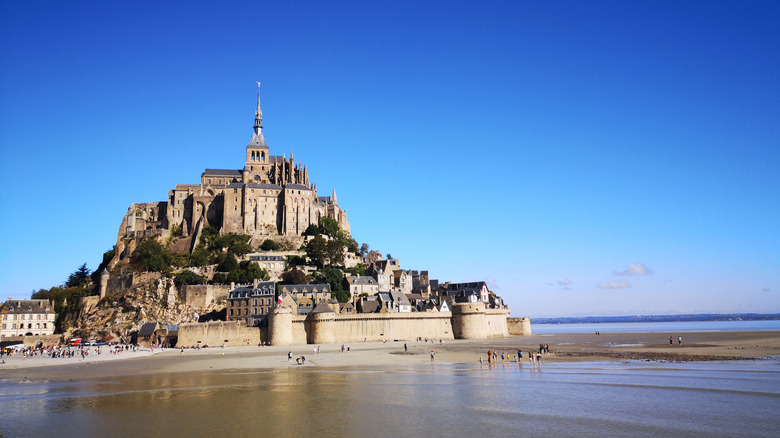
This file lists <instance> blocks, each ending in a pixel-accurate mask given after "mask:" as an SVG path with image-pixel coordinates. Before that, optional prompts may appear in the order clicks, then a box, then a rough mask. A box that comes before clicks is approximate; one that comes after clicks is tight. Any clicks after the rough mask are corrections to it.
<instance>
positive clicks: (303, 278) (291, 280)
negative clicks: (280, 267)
mask: <svg viewBox="0 0 780 438" xmlns="http://www.w3.org/2000/svg"><path fill="white" fill-rule="evenodd" d="M280 283H281V284H309V277H308V276H307V275H306V273H305V272H303V271H301V270H299V269H296V268H293V269H290V270H289V271H284V272H282V275H281V281H280Z"/></svg>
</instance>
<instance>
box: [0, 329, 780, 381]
mask: <svg viewBox="0 0 780 438" xmlns="http://www.w3.org/2000/svg"><path fill="white" fill-rule="evenodd" d="M670 335H672V336H673V337H674V344H673V345H670V344H669V336H670ZM680 335H682V336H683V343H682V344H681V345H680V344H678V343H677V336H678V334H676V333H675V334H670V333H608V334H607V333H605V334H601V335H600V336H596V335H595V334H550V335H532V336H522V337H508V338H501V339H491V340H479V341H474V340H454V341H453V340H450V341H445V342H444V343H443V344H442V343H440V342H439V340H435V341H434V342H432V343H431V342H428V343H424V342H416V341H407V342H406V344H407V346H408V351H407V352H404V342H403V341H399V342H390V341H388V342H387V343H381V342H367V343H363V342H360V343H354V344H344V345H345V346H347V345H348V346H349V347H350V351H349V352H345V353H340V348H341V344H340V343H338V344H323V345H321V352H320V354H316V353H315V352H314V351H313V348H314V345H292V346H273V347H227V348H220V347H210V348H204V349H201V350H186V349H185V350H184V352H183V353H181V352H180V351H179V350H175V349H169V350H167V351H160V350H155V352H154V354H152V353H151V352H150V351H149V350H148V349H142V350H140V351H137V352H125V353H122V354H120V355H116V356H115V355H111V354H107V353H103V354H101V355H99V356H98V355H94V354H93V355H90V356H89V357H87V358H86V359H85V360H82V359H81V358H80V357H78V356H77V357H74V358H71V359H51V358H47V357H45V356H44V357H40V356H38V357H33V358H28V359H23V358H21V357H19V356H18V355H17V356H15V357H11V358H5V359H6V364H3V365H0V378H7V379H23V378H29V379H46V380H70V379H73V380H78V379H101V378H109V377H112V376H129V375H148V374H159V373H177V372H197V371H208V370H247V369H298V368H308V367H372V366H383V367H386V366H388V365H409V364H422V363H430V362H431V355H430V352H431V350H433V351H434V352H435V362H436V363H477V362H478V361H479V358H480V356H481V357H483V359H485V360H486V359H487V351H488V350H497V351H498V352H499V355H500V353H502V352H505V353H509V354H511V355H513V357H514V355H516V354H517V350H518V349H521V350H522V351H523V359H524V361H525V363H528V352H529V351H533V352H537V351H538V350H539V344H548V345H549V348H550V353H549V354H545V355H543V363H546V362H577V361H619V360H658V361H713V360H756V359H761V358H767V357H770V356H780V331H755V332H748V331H744V332H743V331H739V332H693V333H681V334H680ZM288 352H292V354H293V360H290V361H288V360H287V353H288ZM300 356H305V357H306V363H305V365H297V364H296V361H295V358H297V357H300Z"/></svg>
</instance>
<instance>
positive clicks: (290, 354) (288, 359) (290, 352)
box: [287, 351, 292, 362]
mask: <svg viewBox="0 0 780 438" xmlns="http://www.w3.org/2000/svg"><path fill="white" fill-rule="evenodd" d="M290 360H292V351H288V352H287V362H289V361H290Z"/></svg>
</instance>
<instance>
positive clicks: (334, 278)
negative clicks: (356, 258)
mask: <svg viewBox="0 0 780 438" xmlns="http://www.w3.org/2000/svg"><path fill="white" fill-rule="evenodd" d="M314 281H315V282H317V283H327V284H329V285H330V292H331V294H332V295H333V297H334V298H336V299H337V300H339V302H340V303H346V302H347V301H349V298H350V296H349V291H345V290H344V272H342V271H341V269H339V268H337V267H335V266H325V267H324V268H322V269H321V270H320V271H318V272H316V273H315V274H314Z"/></svg>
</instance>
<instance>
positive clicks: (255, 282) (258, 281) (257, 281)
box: [252, 278, 260, 289]
mask: <svg viewBox="0 0 780 438" xmlns="http://www.w3.org/2000/svg"><path fill="white" fill-rule="evenodd" d="M252 284H253V286H254V288H255V289H257V285H259V284H260V279H258V278H255V281H254V282H253V283H252Z"/></svg>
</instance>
